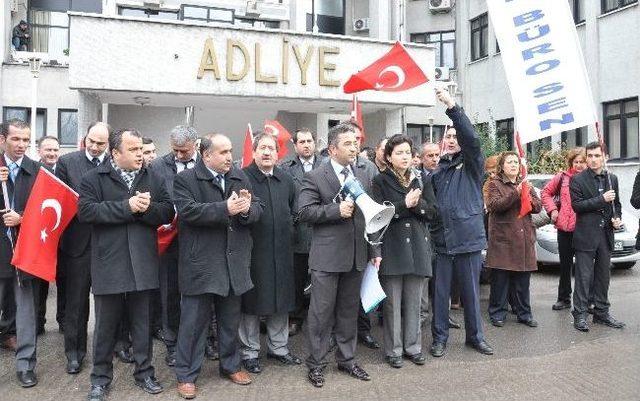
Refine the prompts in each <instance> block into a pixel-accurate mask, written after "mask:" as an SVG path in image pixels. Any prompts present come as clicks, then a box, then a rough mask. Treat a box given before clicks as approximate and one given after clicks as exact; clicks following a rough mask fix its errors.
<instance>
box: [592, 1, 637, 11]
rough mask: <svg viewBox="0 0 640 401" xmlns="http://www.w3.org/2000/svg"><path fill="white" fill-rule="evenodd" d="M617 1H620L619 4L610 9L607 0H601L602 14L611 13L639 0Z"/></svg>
mask: <svg viewBox="0 0 640 401" xmlns="http://www.w3.org/2000/svg"><path fill="white" fill-rule="evenodd" d="M617 2H618V5H617V6H615V7H613V8H610V9H607V0H600V13H601V14H608V13H610V12H612V11H615V10H619V9H621V8H623V7H626V6H629V5H631V4H637V3H638V0H617Z"/></svg>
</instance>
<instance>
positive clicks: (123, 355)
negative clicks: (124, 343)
mask: <svg viewBox="0 0 640 401" xmlns="http://www.w3.org/2000/svg"><path fill="white" fill-rule="evenodd" d="M115 355H116V358H118V359H119V360H120V362H122V363H133V357H132V356H131V353H130V352H129V351H125V350H121V351H116V352H115Z"/></svg>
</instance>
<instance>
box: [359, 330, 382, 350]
mask: <svg viewBox="0 0 640 401" xmlns="http://www.w3.org/2000/svg"><path fill="white" fill-rule="evenodd" d="M358 341H359V342H360V343H361V344H364V346H365V347H367V348H371V349H378V348H380V344H378V342H377V341H376V339H375V338H373V336H372V335H371V334H370V333H367V334H364V335H361V336H360V335H359V336H358Z"/></svg>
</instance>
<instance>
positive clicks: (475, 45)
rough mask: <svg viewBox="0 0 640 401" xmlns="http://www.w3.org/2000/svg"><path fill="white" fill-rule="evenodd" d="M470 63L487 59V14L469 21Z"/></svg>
mask: <svg viewBox="0 0 640 401" xmlns="http://www.w3.org/2000/svg"><path fill="white" fill-rule="evenodd" d="M470 22H471V61H474V60H478V59H481V58H483V57H487V54H488V49H487V47H488V46H487V45H488V42H489V18H488V16H487V13H484V14H482V15H480V16H479V17H477V18H474V19H472V20H471V21H470Z"/></svg>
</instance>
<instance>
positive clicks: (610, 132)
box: [603, 97, 640, 159]
mask: <svg viewBox="0 0 640 401" xmlns="http://www.w3.org/2000/svg"><path fill="white" fill-rule="evenodd" d="M603 107H604V112H603V115H604V138H605V141H606V144H607V147H608V150H609V157H610V158H611V159H637V158H638V156H639V153H640V149H638V136H639V134H640V133H639V130H638V98H637V97H636V98H633V99H624V100H616V101H615V102H608V103H604V104H603Z"/></svg>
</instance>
